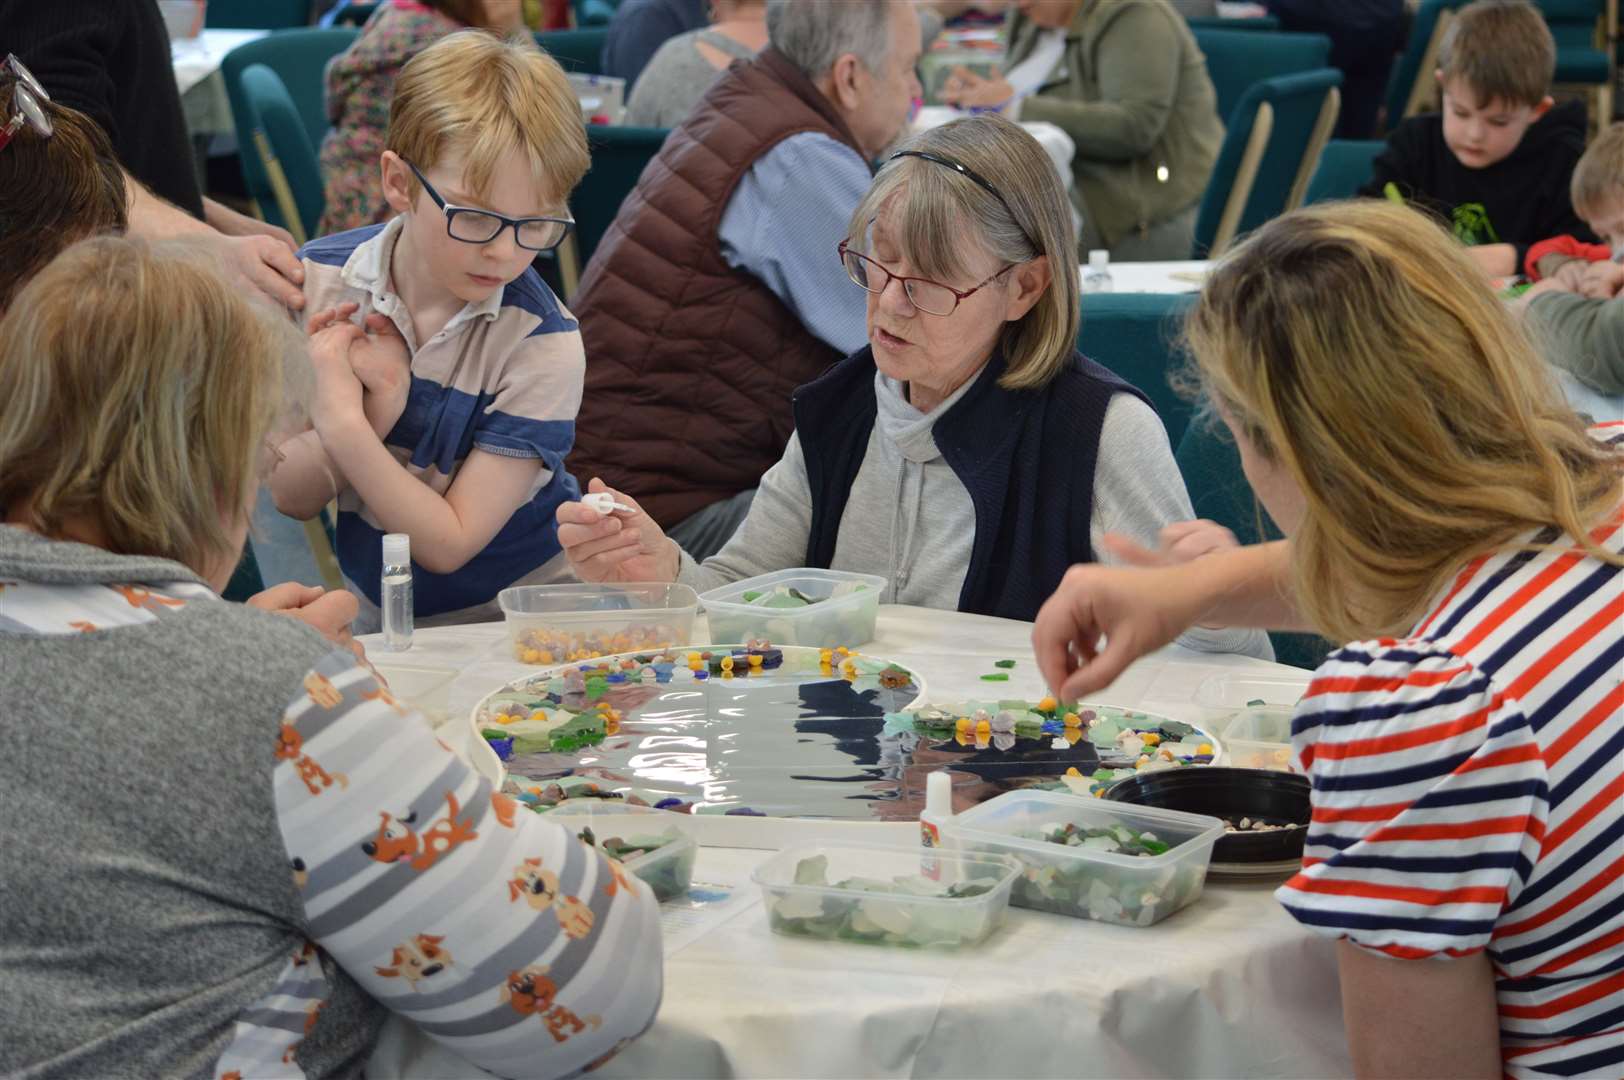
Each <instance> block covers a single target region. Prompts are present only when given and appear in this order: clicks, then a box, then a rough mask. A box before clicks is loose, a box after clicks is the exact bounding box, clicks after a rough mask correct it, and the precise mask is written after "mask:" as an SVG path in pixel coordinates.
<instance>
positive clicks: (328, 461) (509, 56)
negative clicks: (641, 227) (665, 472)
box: [272, 31, 589, 625]
mask: <svg viewBox="0 0 1624 1080" xmlns="http://www.w3.org/2000/svg"><path fill="white" fill-rule="evenodd" d="M384 145H385V150H384V153H383V157H382V162H381V169H382V173H383V190H384V195H385V198H386V199H387V200H388V202H389V205H390V206H391V207H392V208H393V209H394V210H395V211H396V216H395V217H394V218H392V219H391V220H390V221H389V222H387V223H386V224H383V225H373V226H369V227H367V228H362V229H356V230H352V231H350V232H344V233H339V234H336V235H334V236H329V237H324V238H322V239H320V240H316V241H314V242H312V243H310V244H308V245H307V246H306V247H305V248H304V250H303V251H302V252H301V255H302V257H303V259H304V265H305V273H306V284H305V289H306V299H307V304H306V310H307V311H310V312H313V313H314V314H313V315H312V316H311V317H310V320H309V322H308V324H307V329H308V330H309V331H310V333H311V352H312V359H313V362H314V364H315V367H316V378H317V390H316V398H315V401H314V404H313V406H312V408H311V420H312V424H313V430H312V431H308V432H306V433H304V434H303V435H300V436H298V437H297V438H295V439H293V440H290V441H289V442H287V443H285V444H283V446H282V448H281V449H282V451H283V454H284V455H285V458H284V460H283V461H282V462H281V463H280V464H279V465H278V466H277V468H276V471H275V473H274V475H273V477H272V487H273V491H274V493H275V496H276V503H277V506H278V507H279V508H280V509H281V510H282V511H283V512H284V513H287V514H290V515H292V516H294V517H299V518H309V517H313V516H315V515H316V514H317V513H318V512H319V511H320V510H321V508H322V507H323V506H324V505H326V503H327V502H328V501H329V500H330V499H332V498H334V497H337V498H338V500H339V519H338V544H337V552H338V558H339V564H340V566H341V567H342V569H343V571H344V575H345V578H346V579H347V581H348V582H349V583H350V587H351V589H352V590H353V591H355V592H357V593H358V594H359V595H361V596H362V597H364V598H365V601H370V605H371V606H370V607H368V605H367V604H366V603H363V614H362V620H361V621H362V623H367V621H368V619H369V617H370V619H371V620H373V622H372V623H371V624H370V625H375V620H376V614H377V612H376V605H377V603H378V593H379V577H380V573H381V569H382V567H381V563H382V550H381V547H382V545H381V541H382V538H383V535H384V534H385V533H406V534H408V535H410V537H411V551H412V557H413V561H414V562H415V563H416V565H417V574H416V576H415V580H414V592H415V607H416V615H417V619H418V621H419V622H423V621H439V622H458V621H469V620H473V619H478V618H483V617H489V616H490V615H492V614H494V610H493V606H494V605H493V600H494V598H495V596H496V594H497V592H499V591H500V590H501V589H504V588H506V587H508V586H510V585H514V584H519V583H532V582H541V581H546V580H550V579H552V578H554V577H557V576H561V575H564V574H567V573H568V570H567V563H566V561H565V560H564V559H563V558H562V557H561V556H560V554H559V546H558V541H557V537H556V525H555V523H554V519H553V511H554V509H555V508H556V507H557V506H558V504H559V503H561V502H564V501H567V500H571V499H575V498H577V497H578V496H579V489H578V488H577V486H576V484H575V481H574V480H573V479H572V478H571V477H570V475H569V474H568V473H567V472H565V471H564V456H565V454H567V453H568V452H569V449H570V446H571V444H572V443H573V441H574V437H575V414H576V411H577V409H578V408H579V406H580V403H581V383H582V377H583V372H584V370H585V357H584V354H583V351H582V346H581V335H580V333H579V331H578V330H577V329H576V324H575V317H574V316H573V315H571V314H570V312H569V311H568V310H567V309H566V308H565V307H564V305H563V304H562V303H561V302H560V301H559V300H558V298H557V297H556V296H554V295H553V293H552V292H551V290H549V289H548V288H547V286H546V285H545V284H543V282H542V280H541V278H540V277H539V276H538V275H537V273H536V272H535V270H534V269H532V268H531V260H532V259H533V258H534V257H535V255H536V253H537V252H540V251H550V250H552V249H553V248H555V247H557V246H558V244H559V243H561V242H562V241H563V239H564V237H565V235H566V234H567V233H568V231H569V227H570V224H571V222H570V219H569V215H568V211H567V210H566V209H565V204H566V200H567V199H568V197H569V194H570V191H571V190H572V189H573V188H574V187H575V185H576V183H577V182H579V181H580V179H581V176H582V175H583V174H584V173H585V172H586V169H587V166H588V163H589V159H588V152H587V146H586V135H585V132H584V130H583V128H582V124H581V113H580V108H579V106H578V104H577V102H576V98H575V95H574V93H573V92H572V91H571V89H570V86H569V82H568V80H567V79H566V78H565V76H564V72H563V71H562V69H560V68H559V66H558V64H557V63H556V62H554V61H553V60H552V59H551V58H550V57H548V56H547V55H546V54H545V53H543V52H541V51H540V50H539V49H536V48H535V47H534V46H533V45H532V44H531V43H530V42H528V41H523V40H518V39H513V40H506V41H504V40H501V39H499V38H497V37H495V36H493V35H491V34H488V33H485V32H482V31H466V32H461V33H457V34H452V35H450V36H449V37H446V38H444V39H442V40H441V41H439V42H437V43H436V44H434V45H432V46H430V47H429V48H428V49H426V50H424V51H423V52H422V53H420V54H418V55H417V56H416V57H414V58H413V59H412V60H411V61H410V62H409V63H408V64H407V65H406V66H405V67H404V68H403V69H402V71H401V74H400V79H399V81H398V82H397V83H396V87H395V96H394V100H393V103H392V104H391V107H390V112H389V129H388V134H387V136H386V138H385V143H384ZM358 313H360V314H362V319H361V323H360V324H357V323H356V322H354V321H352V319H353V317H354V316H356V315H357V314H358Z"/></svg>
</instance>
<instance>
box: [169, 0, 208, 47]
mask: <svg viewBox="0 0 1624 1080" xmlns="http://www.w3.org/2000/svg"><path fill="white" fill-rule="evenodd" d="M158 11H159V12H160V13H161V14H162V15H163V20H164V27H165V28H166V29H167V30H168V31H169V40H170V41H191V40H196V38H197V37H198V35H200V34H201V33H202V32H203V19H204V16H205V15H206V14H207V12H208V4H207V3H206V2H205V0H158Z"/></svg>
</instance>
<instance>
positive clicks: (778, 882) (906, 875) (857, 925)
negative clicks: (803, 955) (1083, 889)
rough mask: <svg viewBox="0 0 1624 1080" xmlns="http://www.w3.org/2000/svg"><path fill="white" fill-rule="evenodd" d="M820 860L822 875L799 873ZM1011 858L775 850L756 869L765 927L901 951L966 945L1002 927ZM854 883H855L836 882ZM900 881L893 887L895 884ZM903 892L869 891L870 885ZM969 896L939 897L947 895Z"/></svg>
mask: <svg viewBox="0 0 1624 1080" xmlns="http://www.w3.org/2000/svg"><path fill="white" fill-rule="evenodd" d="M818 858H822V859H823V860H824V866H823V867H822V873H821V874H819V875H814V874H811V873H809V872H808V871H807V870H805V869H803V868H802V864H803V863H807V865H808V866H812V865H814V864H812V863H809V862H808V860H815V859H818ZM1019 873H1020V864H1019V863H1018V862H1016V861H1015V860H1014V859H1010V858H1006V857H1003V856H998V855H975V854H968V853H962V852H952V851H936V850H931V851H926V850H925V849H922V848H919V847H912V846H910V847H887V846H882V845H878V844H872V845H871V844H814V845H809V846H806V847H798V848H791V849H789V850H787V851H781V852H779V853H778V854H777V855H774V856H773V857H772V858H770V859H768V860H767V861H766V862H764V863H762V864H761V865H760V866H758V867H756V870H755V873H753V874H751V875H750V877H751V880H752V881H754V882H755V883H756V884H757V885H760V886H761V898H762V905H763V907H764V908H765V909H766V912H767V922H768V925H769V926H771V927H772V929H773V930H774V931H775V932H776V933H780V934H788V935H791V936H795V937H810V938H818V939H822V940H829V941H857V942H863V943H867V944H876V945H899V946H902V947H904V948H939V949H951V948H956V947H958V946H960V945H974V944H976V943H977V942H979V941H982V940H984V939H985V938H986V937H987V935H989V934H991V933H992V932H993V931H994V930H996V929H998V927H999V926H1001V925H1002V924H1003V921H1004V917H1005V916H1006V915H1007V914H1008V912H1009V890H1010V885H1011V884H1012V883H1013V882H1014V881H1015V879H1016V876H1017V875H1018V874H1019ZM851 879H860V883H861V885H867V886H869V887H867V888H864V887H861V886H860V885H858V886H856V887H846V888H841V887H840V883H842V882H847V881H849V880H851ZM898 879H900V882H899V880H898ZM881 884H883V885H886V886H894V885H899V886H900V889H902V890H917V892H918V895H914V894H912V893H910V892H909V891H876V890H875V888H874V886H875V885H881ZM953 889H969V890H976V891H975V895H969V896H952V895H942V894H943V893H945V892H947V891H948V890H953Z"/></svg>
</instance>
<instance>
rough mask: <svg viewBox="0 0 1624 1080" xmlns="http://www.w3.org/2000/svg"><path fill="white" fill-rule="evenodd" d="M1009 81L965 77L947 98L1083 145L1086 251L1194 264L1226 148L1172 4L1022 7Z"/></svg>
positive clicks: (1082, 245) (1079, 192)
mask: <svg viewBox="0 0 1624 1080" xmlns="http://www.w3.org/2000/svg"><path fill="white" fill-rule="evenodd" d="M1016 7H1017V8H1018V9H1019V13H1018V14H1016V15H1015V16H1014V17H1013V18H1012V20H1011V22H1010V26H1009V51H1008V55H1007V58H1006V68H1005V70H1006V71H1007V72H1008V74H1007V75H1002V76H1000V75H997V74H996V73H994V76H993V77H992V78H988V79H982V78H978V77H977V76H975V75H973V74H971V73H970V72H969V71H967V70H965V69H963V68H960V69H958V70H957V71H955V72H954V73H953V74H952V75H950V76H949V77H948V80H947V83H946V84H945V86H944V87H943V90H944V94H943V96H944V98H945V99H946V100H947V101H948V102H949V103H951V104H957V105H962V106H965V107H995V108H1000V109H1004V110H1005V113H1006V115H1008V116H1009V117H1010V118H1011V119H1019V120H1046V121H1048V122H1049V123H1051V124H1054V125H1055V126H1056V127H1059V128H1060V129H1061V130H1063V131H1065V133H1066V134H1067V135H1069V136H1071V140H1072V142H1074V143H1075V144H1076V146H1077V152H1076V155H1075V156H1074V157H1073V158H1072V163H1071V172H1072V176H1074V177H1075V178H1076V179H1075V182H1074V183H1073V187H1072V199H1073V201H1074V202H1075V203H1076V204H1077V209H1078V211H1080V212H1081V214H1082V217H1083V233H1082V237H1081V239H1080V240H1079V242H1078V248H1079V249H1080V250H1081V251H1083V252H1087V251H1090V250H1092V249H1095V248H1107V249H1109V250H1110V252H1111V258H1113V259H1116V260H1119V261H1124V262H1125V261H1130V260H1136V259H1188V258H1189V257H1190V250H1191V248H1192V247H1193V245H1194V243H1195V219H1196V211H1197V208H1198V206H1199V205H1200V202H1201V196H1202V193H1203V192H1205V191H1206V188H1207V179H1208V177H1209V176H1210V175H1211V174H1212V166H1213V162H1215V161H1217V160H1218V149H1219V147H1220V145H1222V143H1223V141H1224V125H1223V121H1222V120H1221V119H1220V118H1219V116H1218V96H1217V92H1216V91H1215V90H1214V89H1213V87H1212V79H1211V78H1210V77H1209V76H1208V75H1207V59H1206V57H1205V56H1203V55H1202V54H1201V49H1200V48H1199V47H1198V46H1197V45H1196V43H1195V37H1194V36H1193V35H1192V34H1191V33H1190V27H1189V25H1188V24H1186V23H1185V21H1184V19H1183V17H1181V16H1180V15H1179V14H1178V12H1176V11H1174V10H1173V8H1172V6H1171V5H1170V4H1168V3H1167V0H1017V3H1016Z"/></svg>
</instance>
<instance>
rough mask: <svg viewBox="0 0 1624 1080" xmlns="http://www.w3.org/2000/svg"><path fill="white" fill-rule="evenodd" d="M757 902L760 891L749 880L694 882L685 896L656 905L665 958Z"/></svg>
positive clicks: (668, 957)
mask: <svg viewBox="0 0 1624 1080" xmlns="http://www.w3.org/2000/svg"><path fill="white" fill-rule="evenodd" d="M762 854H766V853H765V852H763V853H762ZM760 902H761V895H760V893H759V892H758V891H756V890H755V889H754V888H753V887H752V886H751V884H750V882H749V881H745V882H743V883H731V882H728V883H724V882H714V881H696V882H694V883H693V884H692V885H690V886H689V888H688V895H687V897H686V898H684V899H681V900H669V901H667V902H666V903H664V904H661V905H660V937H661V939H662V945H663V949H664V952H665V957H666V959H667V960H669V959H670V958H671V957H673V956H675V955H677V953H679V952H681V951H682V950H683V949H686V948H687V947H688V946H690V945H692V944H693V943H694V942H696V941H698V940H699V939H700V938H702V937H704V936H705V935H706V934H708V933H710V932H711V931H712V930H715V929H716V928H717V927H720V926H722V925H723V924H725V923H728V922H731V921H733V919H734V918H735V917H736V916H738V915H740V914H741V913H743V912H745V911H747V910H749V909H750V908H753V907H755V906H756V905H757V904H758V903H760Z"/></svg>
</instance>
